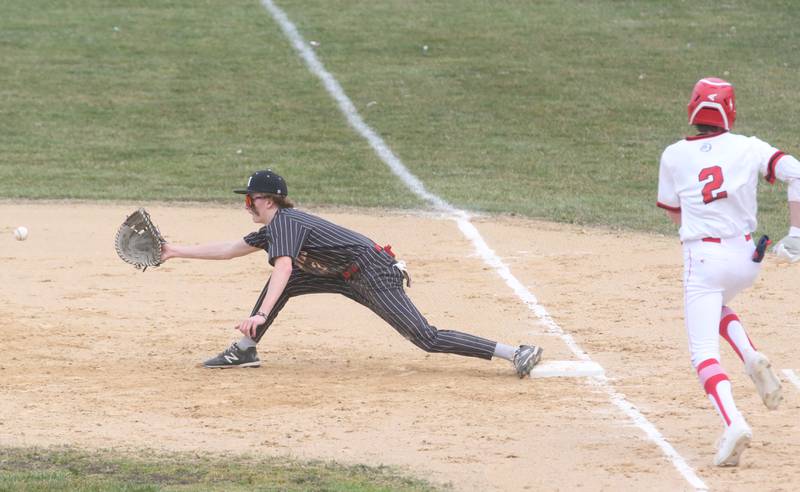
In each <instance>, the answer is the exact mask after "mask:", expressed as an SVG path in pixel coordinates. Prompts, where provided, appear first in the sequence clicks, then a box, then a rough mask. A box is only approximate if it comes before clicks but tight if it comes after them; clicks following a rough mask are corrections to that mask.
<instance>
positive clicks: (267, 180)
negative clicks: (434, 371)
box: [162, 170, 542, 378]
mask: <svg viewBox="0 0 800 492" xmlns="http://www.w3.org/2000/svg"><path fill="white" fill-rule="evenodd" d="M235 192H236V193H241V194H243V195H245V204H246V207H247V210H248V212H249V213H250V215H251V217H252V219H253V222H256V223H259V224H263V225H264V226H263V227H261V228H260V229H259V230H258V231H256V232H253V233H251V234H248V235H247V236H245V237H244V238H242V239H239V240H236V241H230V242H223V243H212V244H205V245H199V246H179V245H175V244H171V243H166V244H164V245H163V249H162V259H163V260H168V259H170V258H198V259H231V258H236V257H239V256H244V255H246V254H250V253H254V252H256V251H261V250H265V251H266V252H267V254H268V255H269V262H270V264H271V265H272V266H273V267H274V268H273V271H272V274H271V275H270V278H269V280H268V281H267V284H266V285H265V286H264V289H263V290H262V292H261V295H260V296H259V297H258V301H257V302H256V304H255V307H254V308H253V310H252V312H251V315H250V317H249V318H247V319H245V320H243V321H241V322H240V323H239V324H238V325H237V326H236V328H237V329H238V330H239V331H240V332H242V334H243V335H244V336H243V337H242V339H241V340H239V341H237V342H234V343H233V344H232V345H231V346H230V347H228V348H227V349H226V350H224V351H223V352H222V353H221V354H219V355H218V356H216V357H213V358H211V359H209V360H207V361H205V362H204V363H203V365H204V366H205V367H209V368H233V367H258V366H260V365H261V361H260V360H259V358H258V354H257V352H256V344H257V343H258V342H259V341H260V340H261V337H262V336H264V333H265V332H266V331H267V329H268V328H269V327H270V326H271V325H272V323H273V322H274V321H275V318H276V317H277V316H278V313H280V311H281V309H282V308H283V307H284V306H285V305H286V302H287V301H288V300H289V299H290V298H292V297H295V296H299V295H303V294H315V293H338V294H342V295H344V296H346V297H348V298H350V299H352V300H354V301H356V302H358V303H359V304H362V305H364V306H366V307H368V308H369V309H371V310H372V311H373V312H374V313H375V314H377V315H378V316H380V317H381V318H383V320H384V321H386V322H387V323H389V324H390V325H392V327H393V328H394V329H395V330H397V331H398V332H400V334H401V335H403V336H404V337H406V338H407V339H408V340H410V341H411V343H413V344H414V345H416V346H417V347H419V348H421V349H422V350H425V351H426V352H440V353H449V354H458V355H463V356H467V357H478V358H481V359H487V360H489V359H491V358H492V357H495V356H496V357H500V358H503V359H506V360H509V361H511V362H512V363H513V365H514V369H515V371H516V373H517V375H518V376H519V377H521V378H522V377H525V376H527V375H529V374H530V372H531V369H532V368H533V367H534V366H535V365H536V364H537V363H538V362H539V359H540V358H541V356H542V349H541V347H538V346H535V345H520V346H518V347H516V346H511V345H505V344H501V343H497V342H494V341H491V340H486V339H484V338H481V337H477V336H475V335H470V334H468V333H463V332H459V331H452V330H437V329H436V328H435V327H433V326H431V325H430V324H428V321H427V320H426V319H425V317H424V316H423V315H422V314H421V313H420V312H419V311H418V310H417V308H416V307H415V306H414V304H413V303H412V302H411V299H409V298H408V296H407V295H406V293H405V291H404V289H403V280H404V279H405V280H406V282H407V283H408V284H409V285H410V278H409V276H408V274H407V272H406V271H405V264H404V263H403V262H400V261H397V260H396V259H395V256H394V254H393V253H392V251H391V248H390V247H389V246H386V247H382V246H379V245H378V244H377V243H375V242H374V241H372V240H370V239H368V238H367V237H365V236H363V235H361V234H359V233H357V232H354V231H351V230H349V229H346V228H344V227H341V226H339V225H336V224H333V223H331V222H329V221H327V220H325V219H322V218H320V217H316V216H314V215H311V214H309V213H306V212H302V211H300V210H296V209H295V208H294V205H293V204H292V202H291V201H290V200H289V199H288V198H287V188H286V182H285V181H284V179H283V178H282V177H280V176H278V175H277V174H275V173H274V172H272V171H271V170H266V171H258V172H256V173H255V174H253V175H252V176H250V179H249V180H248V182H247V187H246V188H244V189H240V190H235Z"/></svg>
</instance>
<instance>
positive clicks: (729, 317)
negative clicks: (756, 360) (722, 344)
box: [719, 314, 752, 360]
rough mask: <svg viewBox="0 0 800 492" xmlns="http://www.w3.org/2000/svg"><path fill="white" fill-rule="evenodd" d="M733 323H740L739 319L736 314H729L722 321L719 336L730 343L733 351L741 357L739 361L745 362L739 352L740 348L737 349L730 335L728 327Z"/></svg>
mask: <svg viewBox="0 0 800 492" xmlns="http://www.w3.org/2000/svg"><path fill="white" fill-rule="evenodd" d="M731 321H739V317H738V316H736V315H735V314H729V315H727V316H725V317H724V318H722V321H720V322H719V334H720V336H722V338H724V339H725V340H727V341H728V343H729V344H730V346H731V348H733V351H734V352H736V355H738V356H739V359H741V360H744V357H742V353H741V352H740V351H739V347H737V346H736V344H735V343H733V339H732V338H731V337H730V335H728V325H729V324H731ZM748 340H749V339H748ZM751 345H752V344H751Z"/></svg>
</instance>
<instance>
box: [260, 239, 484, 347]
mask: <svg viewBox="0 0 800 492" xmlns="http://www.w3.org/2000/svg"><path fill="white" fill-rule="evenodd" d="M383 256H385V257H383ZM393 263H394V260H392V259H391V257H389V256H388V255H386V254H385V253H373V254H370V255H368V257H365V258H359V260H358V261H357V264H358V265H359V272H358V273H356V274H355V275H354V276H353V277H352V278H351V279H350V280H345V279H344V278H336V277H323V276H319V275H313V274H310V273H307V272H304V271H302V270H300V269H299V268H297V267H295V268H294V270H293V271H292V275H291V276H290V277H289V282H288V283H287V285H286V288H285V289H284V291H283V293H282V294H281V296H280V297H279V298H278V301H277V302H276V303H275V306H274V307H273V308H272V310H271V311H270V312H269V313H268V315H267V322H266V323H264V324H263V325H261V326H259V327H258V329H257V331H256V336H255V338H254V340H255V341H256V342H259V341H260V340H261V337H262V336H264V333H266V331H267V329H268V328H269V327H270V326H271V325H272V323H273V321H275V318H277V316H278V313H280V311H281V309H283V307H284V306H285V305H286V302H288V301H289V299H291V298H292V297H295V296H299V295H304V294H341V295H343V296H345V297H348V298H350V299H352V300H354V301H356V302H357V303H359V304H361V305H363V306H366V307H367V308H369V309H370V310H372V311H373V312H374V313H375V314H377V315H378V316H380V317H381V318H383V320H384V321H386V322H387V323H389V324H390V325H391V326H392V327H393V328H394V329H395V330H397V331H398V332H399V333H400V334H401V335H403V336H404V337H406V338H407V339H408V340H409V341H411V343H413V344H414V345H416V346H417V347H419V348H421V349H422V350H424V351H426V352H439V353H447V354H458V355H464V356H467V357H478V358H481V359H487V360H488V359H491V358H492V355H493V354H494V349H495V346H496V345H497V342H494V341H491V340H487V339H485V338H481V337H477V336H475V335H470V334H469V333H463V332H460V331H453V330H437V329H436V327H434V326H431V325H430V324H429V323H428V321H427V320H426V319H425V317H424V316H423V315H422V314H421V313H420V312H419V310H417V308H416V306H414V304H413V303H412V302H411V299H409V298H408V296H407V295H406V293H405V291H404V290H403V276H402V273H401V272H400V271H399V270H398V269H397V268H394V267H393V266H392V265H393ZM268 286H269V281H267V284H266V285H265V286H264V289H263V290H262V291H261V295H260V296H259V297H258V301H257V302H256V305H255V307H254V308H253V312H252V314H255V313H256V312H258V309H259V307H260V306H261V303H262V302H263V301H264V297H265V296H266V294H267V287H268Z"/></svg>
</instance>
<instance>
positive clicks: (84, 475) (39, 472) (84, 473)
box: [0, 448, 436, 492]
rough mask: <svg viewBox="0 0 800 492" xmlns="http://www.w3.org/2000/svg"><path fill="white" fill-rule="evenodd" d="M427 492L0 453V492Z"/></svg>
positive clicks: (370, 482)
mask: <svg viewBox="0 0 800 492" xmlns="http://www.w3.org/2000/svg"><path fill="white" fill-rule="evenodd" d="M6 490H8V491H11V490H13V491H31V492H32V491H53V490H64V491H71V492H72V491H87V492H88V491H101V490H102V491H120V492H121V491H126V492H132V491H137V492H140V491H141V492H144V491H148V492H150V491H186V492H188V491H226V492H229V491H232V492H236V491H242V492H244V491H287V492H290V491H312V490H313V491H332V492H336V491H341V492H345V491H347V492H350V491H355V492H379V491H386V492H388V491H405V492H412V491H415V492H416V491H419V492H421V491H433V490H436V489H435V488H434V487H433V486H432V485H430V484H427V483H425V482H423V481H420V480H415V479H409V478H404V477H402V476H401V475H400V474H398V473H397V472H396V471H394V470H392V469H390V468H387V467H366V466H353V467H346V466H343V465H339V464H336V463H324V462H312V463H299V462H294V461H290V460H279V459H254V458H243V457H238V458H237V459H236V460H221V459H217V458H210V457H208V456H203V455H190V454H175V453H172V454H170V455H155V456H153V455H150V456H149V457H148V458H147V459H143V458H132V457H129V456H127V455H126V454H125V453H119V452H109V451H104V452H91V453H90V452H86V451H78V450H75V449H70V448H51V449H38V448H0V491H6Z"/></svg>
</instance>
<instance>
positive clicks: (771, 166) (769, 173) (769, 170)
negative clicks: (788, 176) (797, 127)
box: [764, 150, 786, 184]
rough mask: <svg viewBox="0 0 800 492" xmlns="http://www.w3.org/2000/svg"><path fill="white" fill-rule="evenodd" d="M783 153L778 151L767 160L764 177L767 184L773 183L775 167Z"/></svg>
mask: <svg viewBox="0 0 800 492" xmlns="http://www.w3.org/2000/svg"><path fill="white" fill-rule="evenodd" d="M785 155H786V154H784V153H783V152H781V151H780V150H779V151H777V152H775V153H774V154H772V157H770V158H769V163H768V164H767V175H766V176H764V179H766V180H767V181H768V182H769V184H772V183H774V182H775V166H777V165H778V161H779V160H781V157H783V156H785Z"/></svg>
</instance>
